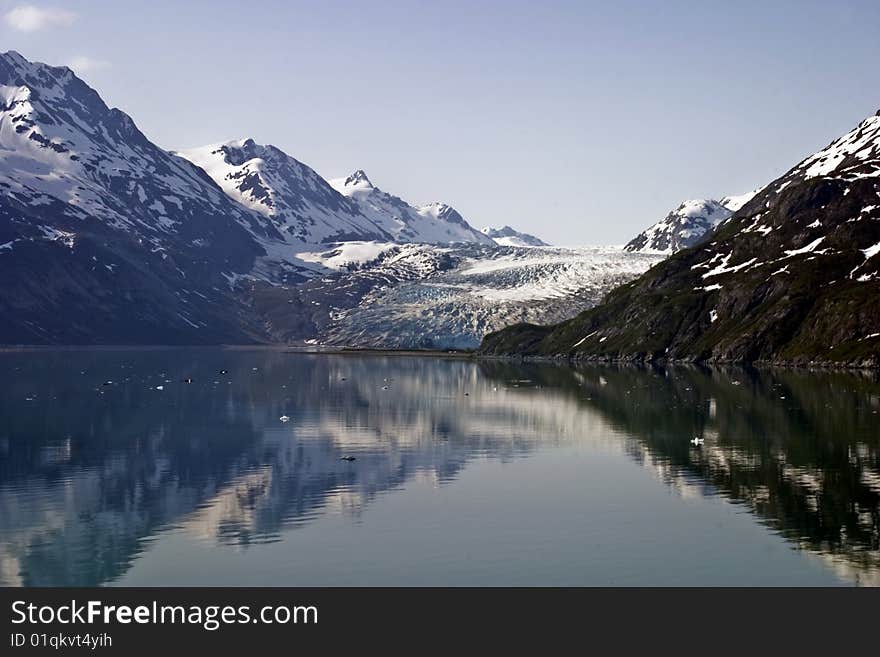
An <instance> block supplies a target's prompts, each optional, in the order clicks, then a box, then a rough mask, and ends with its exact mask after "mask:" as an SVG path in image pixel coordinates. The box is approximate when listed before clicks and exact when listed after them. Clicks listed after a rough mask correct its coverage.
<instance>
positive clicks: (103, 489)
mask: <svg viewBox="0 0 880 657" xmlns="http://www.w3.org/2000/svg"><path fill="white" fill-rule="evenodd" d="M0 373H2V376H3V379H4V385H3V386H2V388H0V583H2V584H4V585H64V586H67V585H94V584H105V583H113V582H116V581H118V580H120V578H122V577H124V576H125V575H126V573H127V572H128V571H129V570H130V569H131V568H132V566H133V564H134V563H135V562H136V561H137V560H138V559H139V558H142V557H143V556H144V553H145V551H149V550H150V549H151V546H152V545H154V544H155V543H156V542H157V541H161V540H162V538H163V537H165V536H168V535H172V534H178V533H180V534H183V535H186V536H188V537H190V538H193V539H195V540H197V541H200V542H201V543H202V544H203V545H204V546H205V550H242V549H248V547H249V546H254V545H257V544H270V543H273V542H279V541H284V540H286V538H287V537H288V536H289V535H290V534H291V532H292V531H293V532H294V533H295V531H294V530H297V529H298V528H308V527H311V526H312V525H313V524H314V523H317V522H318V520H319V519H321V518H325V517H327V516H328V514H329V515H332V514H337V515H338V514H342V515H343V516H344V517H348V518H351V521H352V522H360V520H359V519H360V517H361V514H363V513H364V510H365V509H366V508H367V507H368V506H369V505H370V504H371V502H373V501H374V500H375V499H376V498H377V496H379V495H382V494H383V493H386V492H387V493H389V494H390V495H397V496H403V495H404V489H405V487H406V485H407V483H408V482H412V481H418V480H424V479H428V480H430V481H432V482H434V483H435V485H437V486H440V487H444V486H455V485H456V484H455V480H456V479H457V478H458V477H459V475H460V474H462V472H463V470H464V469H466V468H467V467H468V464H469V463H472V462H474V463H475V462H477V461H479V460H484V459H490V460H501V461H512V460H516V459H520V458H524V457H530V456H533V455H535V454H537V453H539V452H541V451H544V450H554V449H557V448H564V447H566V446H571V445H580V444H584V443H589V444H591V445H595V446H597V447H599V448H601V449H602V450H603V451H604V452H609V453H613V454H619V455H626V457H627V458H629V459H632V460H634V461H635V462H637V463H639V464H642V465H643V466H644V467H646V468H648V469H650V470H651V471H653V472H655V473H656V475H657V477H659V479H660V480H661V481H662V482H664V483H665V484H667V488H666V490H667V492H668V489H669V488H671V489H672V490H674V491H675V492H677V493H678V494H679V495H681V496H698V497H718V498H720V499H725V500H728V501H730V502H732V503H734V504H736V505H741V507H742V508H743V509H745V510H747V512H748V513H749V514H751V516H752V517H753V518H754V519H756V520H757V521H758V522H760V523H762V524H764V525H766V527H767V528H769V530H770V531H772V532H775V533H778V534H779V535H780V536H783V537H784V538H785V539H786V541H788V542H789V544H790V545H791V546H792V547H793V548H796V549H797V551H800V552H804V553H808V554H811V555H816V556H817V557H819V558H820V559H821V560H822V562H824V563H825V564H826V566H827V567H828V568H829V569H830V570H832V571H833V572H834V573H835V574H836V576H838V577H840V578H842V579H843V580H844V581H847V582H850V583H857V584H863V585H874V586H876V585H880V432H878V429H877V427H878V426H880V424H878V420H880V416H878V411H880V383H878V381H877V379H876V378H875V377H873V376H863V375H858V374H844V373H832V374H828V373H826V374H816V373H807V372H797V371H760V372H759V371H751V370H742V369H730V370H702V369H697V368H684V367H676V368H668V369H643V368H633V367H619V368H617V367H598V366H597V367H582V368H571V367H564V366H556V365H548V364H512V363H505V362H495V361H487V362H471V361H466V360H452V359H434V358H405V357H376V356H353V355H352V356H349V355H346V356H339V355H304V354H287V353H283V352H280V351H271V350H250V351H249V350H219V349H169V350H127V351H126V350H80V351H77V350H70V351H63V350H59V351H33V352H7V353H0ZM185 379H192V382H191V383H187V382H185ZM160 386H161V388H162V389H158V388H159V387H160ZM282 415H287V416H289V417H290V420H289V421H288V422H281V421H280V420H279V418H280V417H281V416H282ZM694 437H699V438H702V439H703V440H704V442H703V443H702V444H699V445H695V444H694V443H692V442H691V441H692V439H693V438H694ZM343 456H353V457H355V460H354V461H351V462H346V461H341V460H340V459H341V457H343ZM585 476H588V473H585ZM523 485H524V486H534V487H535V495H540V485H541V482H523ZM661 521H662V520H658V522H661ZM438 522H439V520H438ZM524 522H527V520H524ZM548 540H551V541H552V540H553V537H549V539H548ZM560 540H562V538H560ZM279 576H280V579H281V581H282V583H283V581H284V577H283V573H281V574H280V575H279ZM155 583H156V584H173V583H174V582H173V581H156V582H155ZM217 583H222V582H217ZM388 583H389V584H393V583H394V582H388ZM437 583H443V582H442V581H438V582H437ZM496 583H498V584H504V583H505V582H504V581H498V582H496Z"/></svg>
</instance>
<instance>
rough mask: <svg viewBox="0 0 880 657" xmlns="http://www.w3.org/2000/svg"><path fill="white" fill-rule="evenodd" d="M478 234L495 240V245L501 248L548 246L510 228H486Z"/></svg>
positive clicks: (531, 236)
mask: <svg viewBox="0 0 880 657" xmlns="http://www.w3.org/2000/svg"><path fill="white" fill-rule="evenodd" d="M480 232H481V233H483V235H486V236H488V237H491V238H492V239H493V240H495V243H496V244H500V245H501V246H550V245H549V244H547V242H545V241H543V240H541V239H539V238H537V237H535V236H534V235H529V234H528V233H521V232H520V231H518V230H514V229H513V228H511V227H510V226H502V227H501V228H494V227H492V226H486V227H485V228H483V230H481V231H480Z"/></svg>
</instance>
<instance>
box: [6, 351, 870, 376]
mask: <svg viewBox="0 0 880 657" xmlns="http://www.w3.org/2000/svg"><path fill="white" fill-rule="evenodd" d="M175 349H197V350H206V351H207V350H212V349H219V350H223V351H280V352H283V353H287V354H308V355H327V356H375V357H379V356H381V357H386V358H392V357H396V358H407V357H408V358H446V359H453V360H472V361H481V360H482V361H505V362H520V363H548V364H557V365H570V366H577V365H615V366H620V365H631V366H637V367H668V366H690V367H739V368H743V369H749V368H751V369H774V368H778V369H787V370H805V371H820V372H828V371H845V372H871V373H880V364H876V365H869V364H863V363H861V364H860V363H846V362H844V363H833V362H827V361H814V362H806V363H800V362H791V361H753V362H744V361H720V360H691V359H658V360H646V359H637V358H626V357H621V358H598V357H589V358H578V357H572V356H565V355H557V356H537V355H523V354H503V355H494V354H480V353H478V352H477V351H468V350H466V349H384V348H378V347H376V348H372V347H365V348H356V347H326V348H321V347H320V346H317V345H306V346H304V347H301V348H300V347H298V346H296V345H289V344H217V345H205V344H198V345H161V344H156V345H126V344H114V345H106V344H105V345H0V354H3V353H27V352H34V353H38V352H51V351H97V352H110V351H166V350H175Z"/></svg>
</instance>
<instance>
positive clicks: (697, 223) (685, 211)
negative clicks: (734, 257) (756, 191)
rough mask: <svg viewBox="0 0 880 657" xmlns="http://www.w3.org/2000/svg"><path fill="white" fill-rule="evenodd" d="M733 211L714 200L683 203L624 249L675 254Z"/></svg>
mask: <svg viewBox="0 0 880 657" xmlns="http://www.w3.org/2000/svg"><path fill="white" fill-rule="evenodd" d="M731 214H733V212H731V211H730V210H729V209H728V208H726V207H724V206H723V205H722V204H721V203H719V202H718V201H715V200H712V199H694V200H688V201H684V202H682V203H681V204H680V205H679V206H678V207H677V208H675V209H674V210H672V212H670V213H669V214H668V215H666V217H664V218H663V219H662V220H660V221H658V222H657V223H656V224H654V225H653V226H651V227H650V228H648V229H647V230H645V231H643V232H641V233H639V234H638V235H636V237H634V238H633V239H632V240H630V242H628V243H627V245H626V246H625V247H624V248H625V249H626V250H627V251H646V252H649V251H650V252H655V253H666V254H670V253H675V252H676V251H680V250H681V249H686V248H687V247H689V246H693V245H694V244H696V243H697V242H698V241H700V239H702V237H703V236H704V235H705V234H706V233H708V232H710V231H712V230H714V229H715V227H716V226H718V224H720V223H721V222H722V221H724V220H725V219H727V218H728V217H729V216H730V215H731Z"/></svg>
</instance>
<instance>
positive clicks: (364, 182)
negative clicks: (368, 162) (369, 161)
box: [345, 169, 373, 187]
mask: <svg viewBox="0 0 880 657" xmlns="http://www.w3.org/2000/svg"><path fill="white" fill-rule="evenodd" d="M345 186H346V187H356V186H360V187H372V186H373V183H371V182H370V179H369V178H367V174H366V173H365V172H364V170H363V169H358V170H357V171H355V172H354V173H353V174H351V175H350V176H349V177H348V178H346V179H345Z"/></svg>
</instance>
